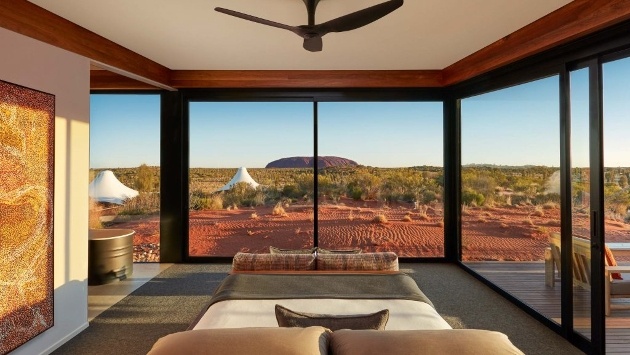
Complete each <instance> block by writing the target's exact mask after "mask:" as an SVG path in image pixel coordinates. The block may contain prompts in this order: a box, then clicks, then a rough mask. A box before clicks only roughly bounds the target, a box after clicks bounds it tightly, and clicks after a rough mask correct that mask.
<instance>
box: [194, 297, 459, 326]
mask: <svg viewBox="0 0 630 355" xmlns="http://www.w3.org/2000/svg"><path fill="white" fill-rule="evenodd" d="M276 304H279V305H282V306H284V307H286V308H288V309H290V310H293V311H296V312H308V313H319V314H335V315H344V314H367V313H374V312H378V311H380V310H383V309H389V321H388V322H387V326H386V327H385V329H389V330H405V329H408V330H413V329H451V326H449V325H448V323H446V321H445V320H444V319H443V318H442V317H441V316H440V315H439V314H438V313H437V311H436V310H435V309H434V308H433V307H431V306H430V305H428V304H426V303H424V302H419V301H412V300H401V299H279V300H228V301H221V302H218V303H215V304H213V305H212V306H210V308H208V310H207V311H206V313H205V314H204V315H203V316H202V317H201V319H200V320H199V322H198V323H197V324H196V325H195V327H194V328H193V329H209V328H245V327H277V326H278V322H277V321H276V314H275V305H276Z"/></svg>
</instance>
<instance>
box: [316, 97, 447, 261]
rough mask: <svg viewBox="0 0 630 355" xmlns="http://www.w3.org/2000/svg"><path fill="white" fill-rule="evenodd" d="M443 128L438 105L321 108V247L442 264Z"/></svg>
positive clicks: (347, 104)
mask: <svg viewBox="0 0 630 355" xmlns="http://www.w3.org/2000/svg"><path fill="white" fill-rule="evenodd" d="M442 122H443V113H442V103H441V102H439V103H436V102H370V103H365V102H344V103H320V104H319V107H318V153H319V155H320V156H321V158H320V159H321V162H322V165H320V166H319V169H318V193H319V196H318V201H319V207H318V232H319V246H320V247H322V248H331V249H352V248H358V249H361V250H363V251H394V252H396V253H397V254H398V255H400V256H413V257H417V256H422V257H441V256H444V219H443V216H444V214H443V210H444V208H443V203H442V196H443V167H442V161H443V148H442V147H443V139H442V137H443V132H442V130H443V128H442V127H443V123H442ZM336 162H342V164H336Z"/></svg>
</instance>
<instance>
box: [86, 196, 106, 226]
mask: <svg viewBox="0 0 630 355" xmlns="http://www.w3.org/2000/svg"><path fill="white" fill-rule="evenodd" d="M88 228H90V229H101V228H103V223H102V222H101V210H100V209H99V208H98V205H97V204H96V202H94V200H92V199H90V204H89V214H88Z"/></svg>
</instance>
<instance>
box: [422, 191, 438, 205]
mask: <svg viewBox="0 0 630 355" xmlns="http://www.w3.org/2000/svg"><path fill="white" fill-rule="evenodd" d="M437 199H438V195H437V194H436V193H435V191H431V190H425V191H424V192H422V200H421V201H422V203H423V204H427V203H431V202H433V201H435V200H437Z"/></svg>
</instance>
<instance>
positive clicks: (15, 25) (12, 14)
mask: <svg viewBox="0 0 630 355" xmlns="http://www.w3.org/2000/svg"><path fill="white" fill-rule="evenodd" d="M0 27H4V28H6V29H8V30H11V31H13V32H17V33H20V34H22V35H25V36H28V37H31V38H34V39H37V40H40V41H42V42H45V43H48V44H51V45H53V46H56V47H59V48H63V49H65V50H68V51H70V52H73V53H76V54H79V55H82V56H85V57H87V58H90V59H92V60H94V61H96V62H99V63H103V64H106V65H108V66H111V67H115V68H118V69H119V70H121V71H124V72H128V73H131V74H134V75H135V76H137V77H140V78H146V79H148V82H154V83H157V84H161V85H162V86H166V87H168V86H169V81H168V80H169V74H170V70H169V69H168V68H166V67H164V66H162V65H160V64H158V63H156V62H153V61H151V60H149V59H147V58H145V57H143V56H141V55H139V54H137V53H135V52H132V51H130V50H129V49H127V48H125V47H123V46H121V45H118V44H116V43H114V42H112V41H110V40H108V39H106V38H104V37H101V36H99V35H97V34H96V33H94V32H91V31H88V30H86V29H85V28H83V27H81V26H79V25H77V24H75V23H73V22H70V21H68V20H66V19H64V18H62V17H60V16H57V15H55V14H53V13H52V12H49V11H47V10H45V9H43V8H41V7H39V6H37V5H35V4H33V3H31V2H28V1H26V0H11V1H0Z"/></svg>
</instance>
